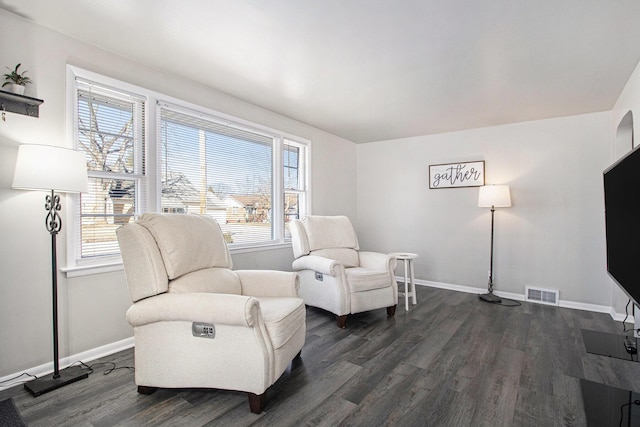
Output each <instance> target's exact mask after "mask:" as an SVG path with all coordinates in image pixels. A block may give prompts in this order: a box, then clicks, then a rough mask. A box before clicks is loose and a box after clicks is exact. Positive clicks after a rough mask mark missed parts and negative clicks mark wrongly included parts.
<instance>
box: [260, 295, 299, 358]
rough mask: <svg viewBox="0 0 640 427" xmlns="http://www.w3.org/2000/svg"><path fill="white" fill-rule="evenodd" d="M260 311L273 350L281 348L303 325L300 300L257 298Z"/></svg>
mask: <svg viewBox="0 0 640 427" xmlns="http://www.w3.org/2000/svg"><path fill="white" fill-rule="evenodd" d="M258 301H260V310H261V311H262V318H263V319H264V324H265V327H266V328H267V333H268V334H269V338H270V339H271V344H272V345H273V348H274V349H278V348H280V347H282V346H283V345H284V344H286V343H287V341H289V339H291V337H292V336H293V335H294V334H295V333H296V331H297V330H298V329H300V326H301V325H304V324H305V317H306V310H305V306H304V301H303V300H302V298H281V297H259V298H258Z"/></svg>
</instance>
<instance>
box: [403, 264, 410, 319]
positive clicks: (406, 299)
mask: <svg viewBox="0 0 640 427" xmlns="http://www.w3.org/2000/svg"><path fill="white" fill-rule="evenodd" d="M407 261H409V262H410V260H406V259H405V260H404V309H405V310H406V311H409V281H408V279H409V274H408V271H407V267H408V266H407ZM409 265H411V264H409Z"/></svg>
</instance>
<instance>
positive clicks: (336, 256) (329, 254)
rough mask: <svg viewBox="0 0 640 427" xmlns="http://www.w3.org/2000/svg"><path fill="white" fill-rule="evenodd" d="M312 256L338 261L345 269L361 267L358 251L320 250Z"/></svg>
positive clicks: (312, 253)
mask: <svg viewBox="0 0 640 427" xmlns="http://www.w3.org/2000/svg"><path fill="white" fill-rule="evenodd" d="M310 255H317V256H321V257H324V258H329V259H333V260H336V261H337V262H338V264H342V265H344V266H345V267H358V266H360V257H359V256H358V251H356V250H355V249H347V248H330V249H319V250H317V251H313V252H311V253H310Z"/></svg>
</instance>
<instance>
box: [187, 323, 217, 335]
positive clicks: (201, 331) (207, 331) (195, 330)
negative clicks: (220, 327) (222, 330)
mask: <svg viewBox="0 0 640 427" xmlns="http://www.w3.org/2000/svg"><path fill="white" fill-rule="evenodd" d="M191 333H192V334H193V336H194V337H201V338H215V336H216V327H215V326H213V325H212V324H211V323H202V322H193V323H192V324H191Z"/></svg>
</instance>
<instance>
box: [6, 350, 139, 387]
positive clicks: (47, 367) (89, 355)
mask: <svg viewBox="0 0 640 427" xmlns="http://www.w3.org/2000/svg"><path fill="white" fill-rule="evenodd" d="M131 347H133V337H130V338H125V339H123V340H120V341H116V342H114V343H111V344H106V345H103V346H100V347H96V348H93V349H91V350H87V351H83V352H82V353H78V354H74V355H73V356H68V357H64V358H62V359H60V361H59V364H60V369H64V368H66V367H68V366H70V365H72V364H74V363H76V362H78V361H82V362H84V363H87V362H90V361H92V360H96V359H99V358H101V357H105V356H109V355H110V354H113V353H117V352H119V351H122V350H126V349H129V348H131ZM27 372H28V373H29V374H30V375H34V376H36V377H42V376H43V375H47V374H50V373H52V372H53V361H51V362H49V363H45V364H42V365H39V366H34V367H33V368H29V369H25V370H24V371H23V372H16V373H15V374H11V375H7V376H5V377H1V378H0V383H2V384H1V385H0V390H5V389H7V388H11V387H13V386H15V385H18V384H22V383H24V382H25V380H27V379H29V378H31V377H28V376H25V375H23V374H24V373H27ZM16 377H19V378H16ZM12 378H16V380H15V381H11V382H10V383H8V384H4V382H5V381H10V380H11V379H12Z"/></svg>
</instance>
